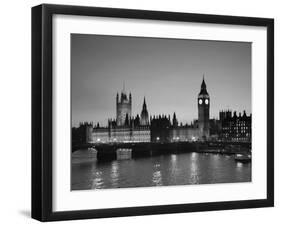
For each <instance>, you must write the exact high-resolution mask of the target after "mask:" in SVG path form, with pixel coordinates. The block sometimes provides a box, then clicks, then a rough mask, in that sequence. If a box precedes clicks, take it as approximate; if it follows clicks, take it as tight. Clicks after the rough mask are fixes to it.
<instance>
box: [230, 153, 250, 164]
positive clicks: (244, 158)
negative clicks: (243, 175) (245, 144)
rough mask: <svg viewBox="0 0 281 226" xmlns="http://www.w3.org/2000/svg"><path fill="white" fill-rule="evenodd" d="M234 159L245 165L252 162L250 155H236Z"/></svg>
mask: <svg viewBox="0 0 281 226" xmlns="http://www.w3.org/2000/svg"><path fill="white" fill-rule="evenodd" d="M234 159H235V161H237V162H242V163H247V162H251V161H252V156H251V155H250V154H236V155H235V157H234Z"/></svg>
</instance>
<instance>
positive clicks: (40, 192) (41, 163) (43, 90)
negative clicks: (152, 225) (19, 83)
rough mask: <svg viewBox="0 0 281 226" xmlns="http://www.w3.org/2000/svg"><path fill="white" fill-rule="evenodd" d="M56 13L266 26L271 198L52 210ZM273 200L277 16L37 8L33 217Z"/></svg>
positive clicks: (34, 14)
mask: <svg viewBox="0 0 281 226" xmlns="http://www.w3.org/2000/svg"><path fill="white" fill-rule="evenodd" d="M55 14H63V15H82V16H98V17H113V18H128V19H130V18H133V19H147V20H162V21H181V22H196V23H212V24H233V25H247V26H262V27H266V28H267V198H266V199H257V200H246V201H244V200H243V201H226V202H209V203H195V204H177V205H176V204H171V205H160V206H143V207H130V208H111V209H95V210H81V211H80V210H73V211H63V212H54V211H53V210H52V202H53V201H52V200H53V195H52V109H53V108H52V98H53V94H52V87H53V86H52V17H53V15H55ZM273 205H274V20H273V19H268V18H252V17H237V16H221V15H203V14H190V13H176V12H160V11H143V10H131V9H114V8H97V7H82V6H66V5H49V4H43V5H39V6H35V7H33V8H32V218H34V219H37V220H40V221H56V220H73V219H86V218H105V217H122V216H135V215H149V214H167V213H180V212H195V211H210V210H228V209H243V208H257V207H271V206H273Z"/></svg>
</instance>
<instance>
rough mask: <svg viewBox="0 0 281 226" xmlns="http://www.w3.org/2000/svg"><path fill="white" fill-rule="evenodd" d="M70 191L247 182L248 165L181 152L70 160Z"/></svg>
mask: <svg viewBox="0 0 281 226" xmlns="http://www.w3.org/2000/svg"><path fill="white" fill-rule="evenodd" d="M71 180H72V181H71V185H72V186H71V189H72V190H82V189H97V188H127V187H150V186H163V185H186V184H212V183H233V182H249V181H251V163H247V164H243V163H237V162H235V160H234V156H229V155H219V154H205V153H195V152H193V153H182V154H171V155H161V156H152V157H146V158H137V159H130V160H115V161H111V162H98V161H89V159H88V160H87V159H85V158H83V154H81V156H77V155H76V156H75V157H72V172H71Z"/></svg>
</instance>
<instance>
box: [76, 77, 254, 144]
mask: <svg viewBox="0 0 281 226" xmlns="http://www.w3.org/2000/svg"><path fill="white" fill-rule="evenodd" d="M197 107H198V119H197V120H194V122H193V123H191V124H185V125H183V124H182V123H179V122H178V119H177V117H176V113H174V114H173V116H172V117H171V116H170V115H164V114H160V115H154V116H151V115H150V116H149V111H148V107H147V104H146V99H145V97H144V99H143V105H142V110H141V112H140V114H137V115H136V116H133V115H132V94H131V93H129V94H127V93H126V91H125V87H124V86H123V90H122V91H121V93H120V95H119V93H117V95H116V118H115V119H109V120H108V124H107V126H105V127H102V126H100V125H99V123H97V124H95V125H93V123H81V124H80V127H79V128H80V130H82V134H83V135H82V137H84V138H83V139H85V142H86V143H93V144H96V143H121V142H122V143H127V142H128V143H137V142H161V143H163V142H188V141H189V142H191V141H205V140H210V139H211V138H216V139H219V138H223V139H229V140H233V139H235V140H237V141H249V140H251V115H250V116H247V115H246V113H245V112H244V114H243V117H242V116H241V114H239V117H238V116H237V115H236V112H234V116H233V117H232V114H231V113H228V114H227V115H226V114H225V113H224V112H220V114H219V115H220V118H219V119H218V120H216V119H210V96H209V94H208V91H207V85H206V83H205V81H204V78H203V80H202V83H201V88H200V92H199V94H198V96H197ZM226 116H227V117H226ZM241 126H243V127H242V128H240V127H241ZM238 127H239V128H240V129H239V130H238ZM79 128H78V129H79ZM76 132H77V131H76ZM72 133H73V131H72ZM73 136H75V134H73Z"/></svg>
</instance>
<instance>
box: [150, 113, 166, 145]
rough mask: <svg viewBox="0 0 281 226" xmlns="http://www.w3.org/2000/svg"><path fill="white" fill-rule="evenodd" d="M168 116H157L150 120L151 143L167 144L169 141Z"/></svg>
mask: <svg viewBox="0 0 281 226" xmlns="http://www.w3.org/2000/svg"><path fill="white" fill-rule="evenodd" d="M170 128H171V121H170V116H168V117H167V116H166V115H159V116H153V118H152V119H151V125H150V130H151V142H161V143H165V142H169V141H170Z"/></svg>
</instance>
